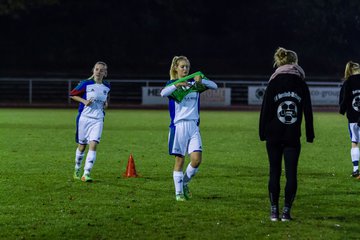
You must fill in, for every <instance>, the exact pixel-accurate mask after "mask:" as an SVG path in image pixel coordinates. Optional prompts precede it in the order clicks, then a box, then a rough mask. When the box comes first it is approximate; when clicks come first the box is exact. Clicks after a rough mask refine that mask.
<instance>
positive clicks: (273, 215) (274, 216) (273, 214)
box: [270, 206, 279, 222]
mask: <svg viewBox="0 0 360 240" xmlns="http://www.w3.org/2000/svg"><path fill="white" fill-rule="evenodd" d="M270 221H272V222H277V221H279V209H278V207H276V206H271V211H270Z"/></svg>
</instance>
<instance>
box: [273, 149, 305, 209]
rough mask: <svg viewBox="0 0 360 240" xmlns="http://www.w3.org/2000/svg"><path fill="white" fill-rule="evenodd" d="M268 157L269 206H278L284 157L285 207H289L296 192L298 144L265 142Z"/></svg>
mask: <svg viewBox="0 0 360 240" xmlns="http://www.w3.org/2000/svg"><path fill="white" fill-rule="evenodd" d="M266 150H267V153H268V157H269V164H270V174H269V185H268V189H269V197H270V203H271V205H276V206H278V204H279V195H280V177H281V163H282V158H283V156H284V162H285V176H286V186H285V207H291V205H292V203H293V201H294V199H295V195H296V190H297V166H298V161H299V156H300V150H301V145H300V143H298V144H296V145H295V146H294V145H292V146H287V145H286V144H284V143H271V142H266Z"/></svg>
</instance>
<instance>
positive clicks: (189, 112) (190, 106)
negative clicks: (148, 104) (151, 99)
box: [160, 79, 217, 126]
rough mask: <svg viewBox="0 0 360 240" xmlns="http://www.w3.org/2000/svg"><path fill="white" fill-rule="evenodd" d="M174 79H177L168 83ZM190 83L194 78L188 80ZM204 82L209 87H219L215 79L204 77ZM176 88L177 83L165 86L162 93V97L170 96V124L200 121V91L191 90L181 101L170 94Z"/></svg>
mask: <svg viewBox="0 0 360 240" xmlns="http://www.w3.org/2000/svg"><path fill="white" fill-rule="evenodd" d="M174 81H175V80H171V81H169V82H168V83H167V84H166V85H169V83H172V82H174ZM188 83H190V84H193V83H194V80H193V79H192V81H188ZM202 84H204V85H205V86H206V88H207V89H217V85H216V83H214V82H213V81H210V80H206V79H203V80H202ZM175 90H176V87H175V85H171V86H167V87H165V88H164V89H163V90H161V93H160V94H161V96H162V97H169V112H170V118H171V124H170V126H172V125H174V124H176V123H177V122H179V121H181V120H195V121H199V110H200V109H199V107H200V106H199V102H200V92H191V93H189V94H188V95H186V96H185V97H184V99H183V100H182V101H181V102H176V101H175V100H174V99H172V98H171V96H170V95H171V94H172V93H173V92H174V91H175ZM198 123H199V122H198Z"/></svg>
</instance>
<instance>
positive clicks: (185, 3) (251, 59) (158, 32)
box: [0, 0, 360, 79]
mask: <svg viewBox="0 0 360 240" xmlns="http://www.w3.org/2000/svg"><path fill="white" fill-rule="evenodd" d="M0 27H1V34H0V41H1V44H0V52H1V64H0V74H1V77H4V76H12V77H30V76H31V77H83V76H88V75H90V71H91V68H92V66H93V64H94V63H95V62H96V61H98V60H101V61H105V62H106V63H107V64H108V66H109V78H168V71H169V67H170V62H171V59H172V57H173V56H174V55H186V56H187V57H188V58H189V59H190V61H191V64H192V69H191V72H195V71H198V70H201V71H203V72H204V73H205V74H206V75H207V76H209V77H225V78H235V77H239V76H250V75H251V76H261V75H262V76H269V75H270V74H271V73H272V71H273V68H272V64H273V53H274V51H275V49H276V48H277V47H278V46H282V47H285V48H288V49H291V50H294V51H296V52H297V53H298V57H299V64H300V65H301V66H302V67H303V68H304V70H305V72H306V74H307V76H308V77H310V78H311V77H320V76H323V77H325V78H327V77H329V79H330V78H339V79H340V78H341V77H342V76H343V72H344V67H345V64H346V62H347V61H348V60H354V61H357V62H359V61H360V48H359V43H360V41H359V40H360V39H359V38H360V4H359V2H358V0H328V1H325V0H302V1H288V0H287V1H286V0H271V1H267V0H263V1H259V0H253V1H242V0H238V1H226V0H223V1H209V0H206V1H205V0H178V1H175V0H132V1H131V0H127V1H124V0H101V1H100V0H73V1H70V0H26V1H25V0H13V1H9V0H1V1H0Z"/></svg>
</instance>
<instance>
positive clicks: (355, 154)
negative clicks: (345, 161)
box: [351, 147, 360, 172]
mask: <svg viewBox="0 0 360 240" xmlns="http://www.w3.org/2000/svg"><path fill="white" fill-rule="evenodd" d="M359 155H360V152H359V147H354V148H351V161H352V163H353V172H355V171H356V170H358V169H359Z"/></svg>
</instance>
